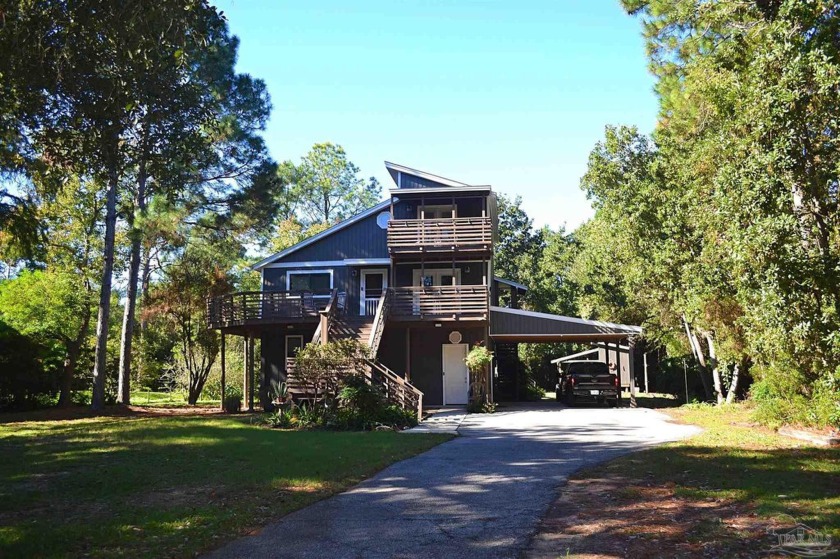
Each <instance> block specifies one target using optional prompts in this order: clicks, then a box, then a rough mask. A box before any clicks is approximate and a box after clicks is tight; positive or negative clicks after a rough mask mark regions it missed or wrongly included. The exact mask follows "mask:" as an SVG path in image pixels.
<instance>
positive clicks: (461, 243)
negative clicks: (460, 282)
mask: <svg viewBox="0 0 840 559" xmlns="http://www.w3.org/2000/svg"><path fill="white" fill-rule="evenodd" d="M492 249H493V226H492V222H491V220H490V218H489V217H453V218H444V219H392V220H391V221H390V222H388V251H389V252H390V253H391V255H392V256H399V255H414V256H416V255H418V254H434V253H449V252H454V253H465V254H470V255H489V254H490V251H492Z"/></svg>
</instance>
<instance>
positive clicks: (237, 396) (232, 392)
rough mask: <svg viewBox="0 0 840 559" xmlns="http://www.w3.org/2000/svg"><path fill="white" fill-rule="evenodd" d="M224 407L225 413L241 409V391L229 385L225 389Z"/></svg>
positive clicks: (237, 411)
mask: <svg viewBox="0 0 840 559" xmlns="http://www.w3.org/2000/svg"><path fill="white" fill-rule="evenodd" d="M224 408H225V412H227V413H239V412H240V411H242V391H241V390H239V389H238V388H234V387H232V386H229V387H227V388H226V389H225V394H224Z"/></svg>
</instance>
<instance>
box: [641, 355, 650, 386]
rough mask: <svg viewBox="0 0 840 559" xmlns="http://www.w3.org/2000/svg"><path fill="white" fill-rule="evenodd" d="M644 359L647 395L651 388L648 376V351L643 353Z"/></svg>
mask: <svg viewBox="0 0 840 559" xmlns="http://www.w3.org/2000/svg"><path fill="white" fill-rule="evenodd" d="M642 359H643V360H644V366H645V394H649V393H650V386H649V385H648V376H647V351H645V352H644V353H642Z"/></svg>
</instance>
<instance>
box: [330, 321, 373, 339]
mask: <svg viewBox="0 0 840 559" xmlns="http://www.w3.org/2000/svg"><path fill="white" fill-rule="evenodd" d="M372 330H373V320H372V319H369V318H356V317H353V318H342V319H340V320H336V321H334V322H333V323H332V324H331V325H330V337H331V338H333V339H339V340H340V339H356V340H359V341H360V342H364V343H367V341H368V340H369V339H370V333H371V331H372Z"/></svg>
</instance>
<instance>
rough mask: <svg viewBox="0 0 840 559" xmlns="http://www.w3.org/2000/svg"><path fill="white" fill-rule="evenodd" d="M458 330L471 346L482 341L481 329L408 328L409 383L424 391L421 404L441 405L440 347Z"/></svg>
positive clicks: (441, 369) (441, 366)
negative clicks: (409, 347) (409, 339)
mask: <svg viewBox="0 0 840 559" xmlns="http://www.w3.org/2000/svg"><path fill="white" fill-rule="evenodd" d="M453 330H457V331H458V332H460V333H461V335H462V336H463V341H462V343H465V344H469V346H470V347H472V346H473V345H475V344H476V343H478V342H483V341H484V329H483V328H475V327H466V328H465V327H459V326H448V325H445V326H444V327H442V328H435V327H434V325H433V324H430V325H428V326H423V327H415V328H412V329H411V336H410V337H411V383H412V384H414V386H416V387H417V388H419V389H420V390H421V391H422V392H423V405H429V406H439V405H441V404H443V347H442V346H444V345H445V344H449V343H450V342H449V334H450V332H452V331H453Z"/></svg>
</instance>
